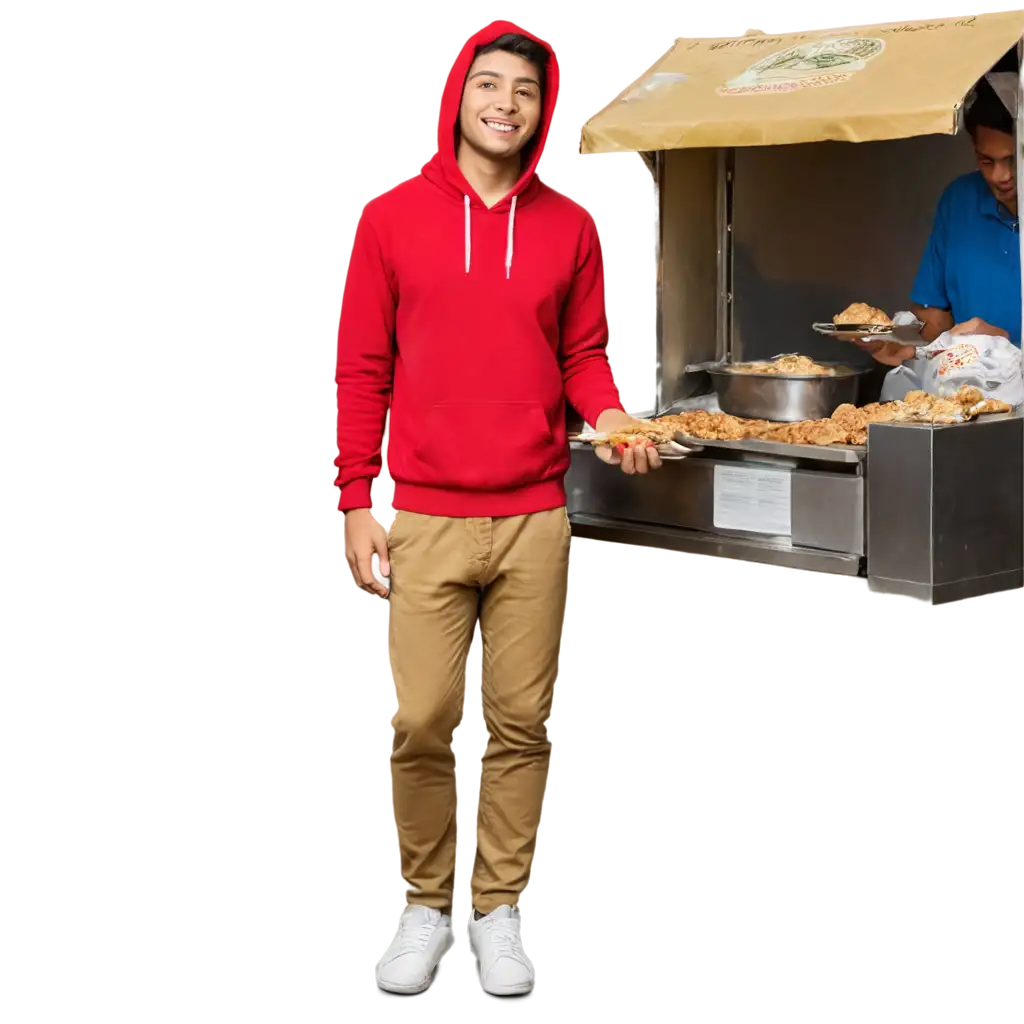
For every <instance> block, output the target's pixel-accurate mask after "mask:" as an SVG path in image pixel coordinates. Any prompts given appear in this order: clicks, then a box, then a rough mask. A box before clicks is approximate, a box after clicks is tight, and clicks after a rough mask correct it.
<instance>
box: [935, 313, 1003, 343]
mask: <svg viewBox="0 0 1024 1024" xmlns="http://www.w3.org/2000/svg"><path fill="white" fill-rule="evenodd" d="M949 333H950V334H969V335H974V336H975V337H981V338H996V337H999V338H1009V336H1010V335H1009V332H1008V331H1004V330H1003V329H1002V328H1001V327H993V326H992V324H990V323H988V322H987V321H985V320H982V319H981V317H977V316H975V317H971V319H970V320H965V321H964V322H963V323H962V324H957V325H956V326H955V327H954V328H953V329H952V330H951V331H950V332H949Z"/></svg>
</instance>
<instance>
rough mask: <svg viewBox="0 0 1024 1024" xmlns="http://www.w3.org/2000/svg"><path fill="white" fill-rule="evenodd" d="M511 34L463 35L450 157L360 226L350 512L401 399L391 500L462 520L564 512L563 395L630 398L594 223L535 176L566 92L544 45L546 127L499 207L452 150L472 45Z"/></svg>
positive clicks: (445, 132)
mask: <svg viewBox="0 0 1024 1024" xmlns="http://www.w3.org/2000/svg"><path fill="white" fill-rule="evenodd" d="M506 32H517V33H521V34H523V35H528V33H526V32H523V30H522V29H520V28H517V27H516V26H515V25H512V24H510V23H508V22H503V21H496V22H494V23H493V24H491V25H489V26H488V27H487V28H485V29H484V30H483V31H481V32H478V33H477V34H476V35H475V36H473V38H472V39H470V40H469V41H468V42H467V43H466V45H465V46H464V47H463V48H462V52H461V53H460V54H459V57H458V60H456V62H455V65H454V66H453V67H452V70H451V72H450V73H449V75H448V81H447V83H446V84H445V88H444V95H443V96H442V98H441V117H440V121H439V124H438V152H437V155H436V156H435V157H434V158H433V159H432V160H431V161H430V163H428V164H427V165H426V166H425V167H424V168H423V170H422V172H421V174H420V175H419V176H418V177H416V178H413V179H412V180H410V181H407V182H405V183H404V184H401V185H399V186H398V187H397V188H394V189H392V190H391V191H390V192H387V193H386V194H384V195H382V196H380V197H378V198H377V199H374V200H373V201H372V202H371V203H369V204H368V205H367V206H366V208H365V210H364V211H363V215H362V218H361V219H360V222H359V226H358V228H357V230H356V237H355V244H354V246H353V250H352V259H351V262H350V263H349V269H348V279H347V281H346V282H345V294H344V299H343V301H342V309H341V325H340V328H339V330H338V372H337V384H338V451H339V455H338V458H337V459H336V460H335V465H336V466H337V467H338V477H337V480H336V481H335V483H336V484H337V485H338V486H339V487H340V488H341V501H340V503H339V506H338V507H339V508H340V509H342V510H348V509H353V508H368V507H369V506H370V482H371V480H372V479H373V478H374V477H376V476H377V474H378V473H379V472H380V468H381V443H382V440H383V436H384V422H385V418H386V415H387V410H388V406H389V404H390V406H391V431H390V444H389V446H388V467H389V469H390V470H391V475H392V477H393V479H394V481H395V500H394V506H395V508H396V509H400V510H405V511H408V512H420V513H424V514H427V515H439V516H457V517H458V516H511V515H522V514H524V513H528V512H540V511H543V510H545V509H551V508H558V507H559V506H560V505H562V504H564V503H565V488H564V484H563V477H564V475H565V472H566V470H567V469H568V468H569V447H568V439H567V437H566V416H565V401H566V399H567V398H568V400H569V402H571V403H572V405H573V407H574V408H575V409H576V410H577V411H578V412H579V413H580V415H581V416H582V417H583V418H584V419H585V420H586V421H587V422H588V423H591V424H593V423H594V422H595V421H596V420H597V417H598V415H599V414H600V413H601V412H603V411H604V410H605V409H609V408H616V409H618V408H621V405H620V401H619V394H618V391H617V390H616V387H615V383H614V381H613V380H612V374H611V370H610V368H609V366H608V359H607V356H606V354H605V345H606V343H607V339H608V326H607V322H606V320H605V308H604V278H603V271H602V266H601V248H600V244H599V243H598V238H597V230H596V228H595V227H594V222H593V220H592V219H591V218H590V215H589V214H588V213H587V212H586V211H585V210H584V209H583V208H582V207H580V206H577V205H576V204H575V203H574V202H572V201H571V200H569V199H566V198H565V196H562V195H559V194H558V193H557V192H555V191H553V190H552V189H550V188H548V187H547V186H546V185H543V184H541V181H540V179H539V178H538V177H537V175H536V168H537V162H538V161H539V160H540V156H541V153H542V152H543V149H544V142H545V139H546V138H547V133H548V128H549V126H550V124H551V116H552V114H553V112H554V107H555V100H556V99H557V97H558V64H557V62H556V60H555V55H554V53H553V51H552V50H551V48H550V47H549V46H547V44H546V43H543V42H542V41H541V40H539V39H537V40H536V42H538V43H541V45H542V46H545V47H546V49H547V50H548V52H549V53H550V54H551V59H550V61H549V63H548V66H547V76H546V85H545V91H544V95H543V97H542V119H541V124H540V126H539V128H538V131H537V135H536V137H535V138H536V141H535V142H534V145H533V149H532V154H531V157H530V160H529V164H528V166H525V167H524V168H523V173H522V176H521V177H520V179H519V181H518V182H517V183H516V186H515V188H514V189H513V190H512V191H511V192H510V193H509V194H508V195H507V196H506V197H505V198H504V199H502V200H501V202H499V203H498V204H497V205H496V206H492V207H491V208H490V209H488V208H487V207H486V206H485V205H484V204H483V202H482V201H481V200H480V197H479V196H478V195H477V194H476V192H475V191H474V190H473V188H472V187H471V186H470V184H469V183H468V182H467V181H466V179H465V177H464V176H463V174H462V172H461V171H460V170H459V167H458V164H457V163H456V159H455V156H456V154H455V128H456V125H457V123H458V117H459V108H460V106H461V103H462V90H463V85H464V83H465V79H466V75H467V73H468V72H469V68H470V65H471V64H472V63H473V59H474V55H475V51H476V49H477V47H478V46H482V45H486V44H487V43H490V42H493V41H494V40H495V39H497V38H498V37H499V36H501V35H503V34H505V33H506ZM530 38H531V39H534V38H535V37H533V36H530Z"/></svg>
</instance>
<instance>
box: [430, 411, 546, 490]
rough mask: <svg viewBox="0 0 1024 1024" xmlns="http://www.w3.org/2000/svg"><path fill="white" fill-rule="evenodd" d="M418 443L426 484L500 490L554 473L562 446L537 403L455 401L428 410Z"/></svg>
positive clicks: (534, 481) (539, 479)
mask: <svg viewBox="0 0 1024 1024" xmlns="http://www.w3.org/2000/svg"><path fill="white" fill-rule="evenodd" d="M425 419H426V422H425V423H424V428H425V429H424V430H423V432H422V434H421V435H420V439H419V441H418V443H417V445H416V458H417V461H418V462H419V463H420V464H421V466H422V467H423V469H424V470H425V472H424V479H423V483H425V484H432V485H434V486H437V487H449V488H452V489H457V490H466V491H500V490H506V489H511V488H515V487H523V486H526V485H528V484H532V483H538V482H540V481H541V480H545V479H548V478H549V477H550V476H551V470H552V467H553V466H556V464H557V461H558V457H559V454H560V449H559V445H558V442H557V441H556V440H555V437H554V435H553V433H552V431H551V424H550V423H549V422H548V417H547V415H546V414H545V412H544V408H543V406H541V405H540V404H538V403H536V402H451V403H444V404H439V405H434V406H432V407H431V408H430V409H428V410H427V413H426V416H425Z"/></svg>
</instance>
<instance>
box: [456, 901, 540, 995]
mask: <svg viewBox="0 0 1024 1024" xmlns="http://www.w3.org/2000/svg"><path fill="white" fill-rule="evenodd" d="M469 944H470V946H472V947H473V952H474V953H475V954H476V959H477V963H478V965H479V967H480V984H481V985H483V987H484V991H485V992H489V993H490V994H491V995H492V996H524V995H526V993H527V992H530V991H531V990H532V989H533V964H531V963H530V958H529V957H528V956H527V955H526V953H525V952H524V951H523V940H522V938H521V937H520V935H519V911H518V910H517V909H516V908H515V907H498V909H497V910H495V911H494V912H493V913H490V914H488V915H487V916H486V917H481V918H480V919H479V920H476V914H475V913H471V914H470V917H469Z"/></svg>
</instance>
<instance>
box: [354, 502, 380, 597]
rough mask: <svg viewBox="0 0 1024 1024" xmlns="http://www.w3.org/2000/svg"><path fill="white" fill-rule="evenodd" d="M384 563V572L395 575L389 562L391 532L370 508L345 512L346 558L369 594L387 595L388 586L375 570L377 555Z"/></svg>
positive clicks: (355, 576)
mask: <svg viewBox="0 0 1024 1024" xmlns="http://www.w3.org/2000/svg"><path fill="white" fill-rule="evenodd" d="M374 555H376V556H377V560H378V562H379V563H380V572H381V575H382V576H384V577H385V578H386V577H388V576H390V575H391V566H390V565H389V564H388V535H387V532H386V531H385V529H384V527H383V526H381V525H380V523H378V522H377V520H376V519H374V518H373V516H372V515H371V513H370V510H369V509H368V508H356V509H352V511H351V512H346V513H345V558H346V559H347V560H348V567H349V568H350V569H351V570H352V578H353V579H354V580H355V581H356V586H357V587H359V588H360V589H361V590H365V591H366V592H367V593H368V594H376V595H377V597H387V596H388V588H387V587H385V586H384V584H383V583H381V582H380V580H378V579H377V577H376V576H374V574H373V556H374Z"/></svg>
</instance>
